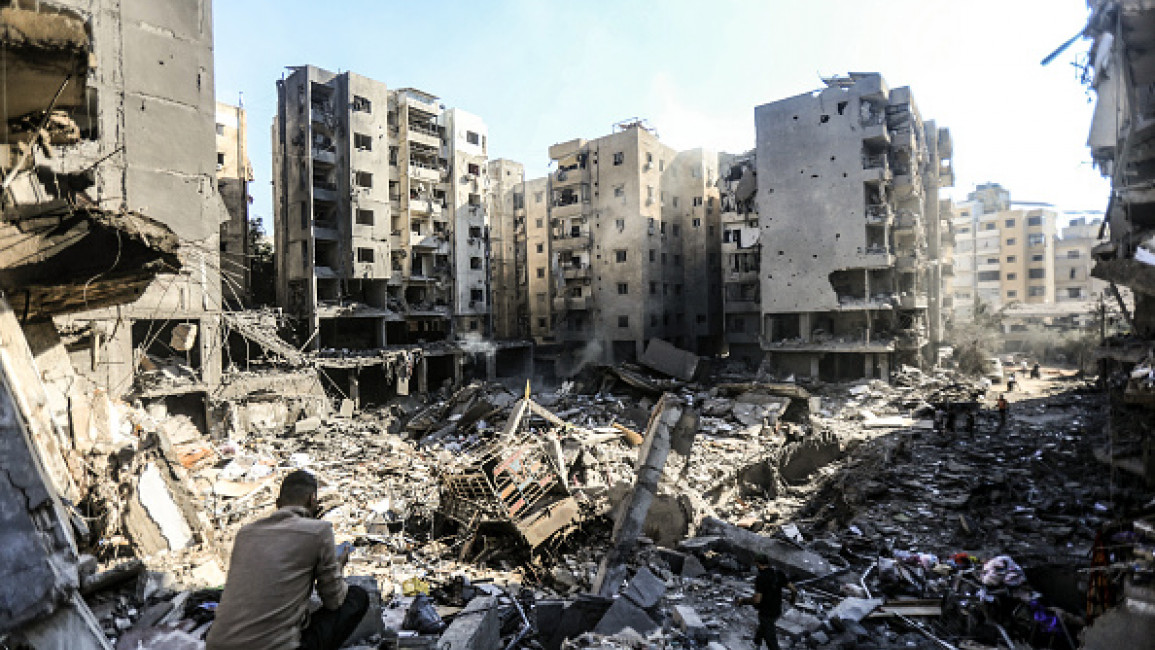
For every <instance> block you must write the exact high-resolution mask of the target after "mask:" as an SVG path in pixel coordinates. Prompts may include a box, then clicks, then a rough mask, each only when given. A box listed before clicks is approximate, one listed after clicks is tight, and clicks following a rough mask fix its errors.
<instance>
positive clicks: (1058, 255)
mask: <svg viewBox="0 0 1155 650" xmlns="http://www.w3.org/2000/svg"><path fill="white" fill-rule="evenodd" d="M1105 234H1106V231H1105V229H1104V226H1103V220H1102V218H1090V219H1088V218H1087V217H1076V218H1075V219H1072V220H1071V221H1070V222H1068V224H1067V225H1066V227H1064V228H1062V229H1061V230H1060V231H1059V237H1058V238H1057V239H1056V240H1055V302H1060V303H1062V302H1087V301H1092V300H1098V299H1099V298H1101V297H1103V296H1104V295H1107V294H1104V291H1105V290H1106V289H1107V286H1108V283H1107V282H1105V281H1103V280H1100V279H1098V278H1095V277H1092V276H1091V270H1092V269H1093V268H1094V266H1095V259H1094V258H1093V257H1092V256H1091V250H1092V249H1093V248H1095V246H1097V245H1099V244H1100V243H1101V240H1100V236H1101V235H1105Z"/></svg>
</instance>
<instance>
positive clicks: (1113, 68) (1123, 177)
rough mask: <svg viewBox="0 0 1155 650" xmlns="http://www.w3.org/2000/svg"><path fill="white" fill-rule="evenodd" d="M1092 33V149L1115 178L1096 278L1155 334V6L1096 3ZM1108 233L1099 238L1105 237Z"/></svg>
mask: <svg viewBox="0 0 1155 650" xmlns="http://www.w3.org/2000/svg"><path fill="white" fill-rule="evenodd" d="M1088 6H1090V7H1091V8H1092V12H1093V13H1092V17H1091V21H1090V23H1089V24H1088V26H1087V30H1086V34H1087V35H1088V36H1091V37H1093V38H1094V45H1093V46H1092V49H1091V53H1090V62H1089V66H1088V69H1087V78H1088V80H1089V83H1090V84H1091V86H1092V88H1093V89H1094V91H1095V96H1096V99H1097V101H1096V104H1095V113H1094V118H1093V121H1092V123H1091V130H1090V134H1089V136H1088V139H1087V144H1088V146H1089V147H1090V149H1091V156H1092V158H1093V160H1094V162H1095V165H1096V166H1097V167H1098V168H1099V170H1100V171H1101V172H1102V174H1103V175H1104V176H1106V177H1108V178H1110V179H1111V188H1112V190H1111V198H1110V201H1109V202H1108V205H1107V212H1106V221H1105V224H1104V228H1105V229H1107V230H1109V232H1110V241H1109V242H1105V243H1104V244H1102V245H1100V246H1099V247H1097V248H1096V249H1095V257H1096V264H1095V268H1094V271H1093V275H1094V276H1095V277H1097V278H1100V279H1102V280H1105V281H1107V282H1109V283H1112V284H1114V285H1119V286H1127V287H1130V288H1131V289H1132V290H1133V291H1134V298H1135V313H1134V325H1135V329H1136V334H1139V335H1140V336H1144V337H1146V338H1151V337H1152V336H1155V279H1153V278H1152V273H1153V272H1155V271H1153V270H1152V269H1153V267H1155V264H1153V262H1155V189H1153V182H1155V181H1153V178H1155V172H1153V171H1152V169H1153V166H1155V163H1153V160H1155V146H1153V142H1155V95H1153V94H1152V90H1151V89H1152V84H1153V83H1155V62H1153V61H1152V60H1151V56H1150V48H1151V45H1152V33H1153V25H1155V5H1153V4H1152V3H1151V2H1148V1H1142V0H1131V1H1122V2H1119V1H1106V0H1104V1H1092V2H1088ZM1103 235H1104V232H1103V231H1101V232H1100V237H1102V236H1103Z"/></svg>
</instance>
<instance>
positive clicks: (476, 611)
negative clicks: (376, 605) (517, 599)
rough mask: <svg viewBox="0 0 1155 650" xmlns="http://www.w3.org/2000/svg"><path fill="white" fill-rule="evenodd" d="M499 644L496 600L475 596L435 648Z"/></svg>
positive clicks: (477, 649) (481, 648)
mask: <svg viewBox="0 0 1155 650" xmlns="http://www.w3.org/2000/svg"><path fill="white" fill-rule="evenodd" d="M378 611H380V610H378ZM378 618H380V616H379V615H378ZM500 642H501V617H500V616H498V612H497V598H496V597H494V596H478V597H477V598H474V599H473V600H471V601H469V604H468V605H466V606H465V609H463V610H461V613H459V614H458V615H457V618H455V619H453V622H452V623H450V624H449V627H447V628H445V632H443V633H442V634H441V639H440V640H439V641H438V642H437V647H438V649H439V650H489V649H490V648H496V647H498V645H499V644H500Z"/></svg>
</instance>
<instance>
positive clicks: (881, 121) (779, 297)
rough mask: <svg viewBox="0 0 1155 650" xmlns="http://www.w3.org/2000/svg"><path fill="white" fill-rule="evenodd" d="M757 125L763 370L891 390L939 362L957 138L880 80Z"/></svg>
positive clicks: (843, 86) (772, 113) (777, 109)
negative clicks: (904, 372) (914, 370)
mask: <svg viewBox="0 0 1155 650" xmlns="http://www.w3.org/2000/svg"><path fill="white" fill-rule="evenodd" d="M755 124H756V127H757V138H758V142H757V150H756V157H757V196H756V204H757V205H756V209H757V218H758V223H759V226H760V229H761V232H760V234H759V235H758V240H759V241H760V243H761V250H760V254H761V255H760V260H761V264H760V267H759V268H758V272H759V274H760V275H759V280H760V282H759V284H760V289H759V293H760V296H759V297H760V302H759V304H758V308H759V310H760V314H761V317H762V322H761V324H760V325H761V328H760V330H759V331H760V337H761V338H760V340H761V342H762V347H763V350H764V352H765V353H766V356H767V358H766V361H767V362H768V363H769V364H771V365H772V366H773V367H774V368H775V369H776V371H777V372H778V374H780V375H782V376H786V375H791V374H793V375H796V376H807V377H814V378H822V379H851V378H858V377H867V378H869V377H878V378H882V379H886V378H887V377H888V376H889V373H890V370H891V369H892V368H894V367H895V365H896V364H898V363H905V364H912V365H918V364H920V363H922V362H924V361H927V360H933V359H934V358H935V350H936V348H937V346H938V345H939V344H940V343H941V341H942V321H941V300H942V270H943V269H942V266H941V264H940V257H941V246H942V236H943V232H944V230H947V227H946V226H944V225H943V224H942V220H941V216H940V214H939V198H938V192H939V187H940V186H949V185H952V184H953V172H952V170H951V166H950V160H951V155H952V152H951V139H950V133H949V131H947V130H946V129H939V128H938V127H937V126H936V125H935V123H934V122H932V121H929V120H928V121H925V122H924V121H923V119H922V116H921V114H920V113H919V110H918V107H917V105H916V104H915V102H914V98H913V95H912V94H911V91H910V89H909V88H905V87H904V88H895V89H890V88H888V87H887V85H886V82H885V81H884V80H883V78H882V77H881V75H879V74H876V73H872V74H851V75H849V76H847V77H836V78H832V79H828V80H826V88H824V89H823V90H821V91H818V92H814V93H806V94H803V95H798V96H796V97H791V98H788V99H783V100H780V101H777V102H773V103H770V104H765V105H762V106H759V107H757V108H756V109H755ZM746 227H747V228H748V227H749V226H748V225H747V226H746Z"/></svg>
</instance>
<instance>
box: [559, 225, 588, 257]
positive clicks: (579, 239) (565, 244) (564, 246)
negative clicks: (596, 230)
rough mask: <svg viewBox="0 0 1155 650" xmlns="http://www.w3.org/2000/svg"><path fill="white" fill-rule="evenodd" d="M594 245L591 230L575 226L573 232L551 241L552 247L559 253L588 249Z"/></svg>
mask: <svg viewBox="0 0 1155 650" xmlns="http://www.w3.org/2000/svg"><path fill="white" fill-rule="evenodd" d="M592 243H593V239H592V235H591V234H590V230H589V228H579V227H578V226H573V227H572V229H571V231H570V232H568V233H565V234H564V235H558V236H556V237H555V238H554V239H553V240H552V241H551V244H550V245H551V247H552V248H553V249H554V250H555V251H558V252H561V251H575V250H584V249H588V248H589V247H590V245H591V244H592Z"/></svg>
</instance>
